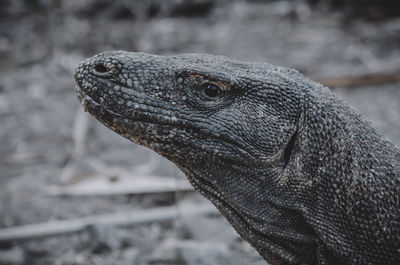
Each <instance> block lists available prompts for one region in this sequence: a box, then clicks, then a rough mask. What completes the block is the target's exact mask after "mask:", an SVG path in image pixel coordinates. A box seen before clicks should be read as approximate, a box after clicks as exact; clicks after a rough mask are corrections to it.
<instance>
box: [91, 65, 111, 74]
mask: <svg viewBox="0 0 400 265" xmlns="http://www.w3.org/2000/svg"><path fill="white" fill-rule="evenodd" d="M94 70H95V71H96V72H98V73H102V74H104V73H107V72H108V69H107V67H105V66H104V65H103V64H96V65H95V66H94Z"/></svg>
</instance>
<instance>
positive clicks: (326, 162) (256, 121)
mask: <svg viewBox="0 0 400 265" xmlns="http://www.w3.org/2000/svg"><path fill="white" fill-rule="evenodd" d="M75 79H76V82H77V84H78V86H77V93H78V98H79V99H80V101H81V103H82V105H83V106H84V108H85V109H86V110H87V111H88V112H89V113H91V114H92V115H93V116H94V117H96V118H97V119H98V120H99V121H101V122H102V123H104V124H105V125H106V126H108V127H109V128H110V129H112V130H114V131H115V132H117V133H118V134H120V135H122V136H124V137H126V138H128V139H130V140H132V141H133V142H135V143H138V144H141V145H144V146H147V147H149V148H151V149H153V150H154V151H156V152H157V153H159V154H160V155H162V156H164V157H166V158H167V159H169V160H171V161H172V162H173V163H175V164H176V165H177V166H178V167H179V168H180V169H181V170H182V171H183V172H184V173H185V174H186V176H187V177H188V179H189V181H190V182H191V184H192V185H193V187H194V188H195V189H196V190H198V191H199V192H200V193H201V194H202V195H204V196H205V197H206V198H208V199H209V200H210V201H211V202H212V203H213V204H214V205H215V206H216V207H217V208H218V209H219V211H220V212H221V213H222V214H223V215H224V216H225V217H226V218H227V219H228V221H229V222H230V223H231V224H232V226H233V227H234V228H235V229H236V231H237V232H238V233H239V234H240V235H241V236H242V237H243V238H244V239H245V240H247V241H248V242H249V243H250V244H251V245H252V246H253V247H254V248H256V249H257V251H258V252H259V253H260V254H261V255H262V256H263V257H264V258H265V259H266V260H267V261H268V262H269V263H270V264H400V263H399V261H400V210H399V209H400V150H399V149H398V148H397V147H396V146H395V145H394V144H392V143H391V142H389V141H388V140H386V139H384V138H383V137H382V136H381V135H379V134H378V133H377V132H376V130H375V129H374V128H373V127H372V126H371V125H370V124H369V123H368V122H366V121H365V120H364V119H363V118H362V117H361V116H360V115H359V114H357V113H356V112H355V111H354V110H353V109H351V108H350V107H349V106H348V105H347V104H345V103H344V102H343V101H341V100H340V99H338V98H337V97H336V96H334V95H333V94H331V93H330V91H329V89H327V88H324V87H322V86H321V85H319V84H317V83H315V82H313V81H311V80H310V79H308V78H306V77H304V76H303V75H301V74H299V73H298V72H297V71H295V70H291V69H287V68H283V67H277V66H273V65H269V64H266V63H243V62H238V61H234V60H230V59H228V58H226V57H222V56H212V55H206V54H184V55H179V56H168V57H167V56H156V55H150V54H144V53H130V52H124V51H115V52H105V53H101V54H99V55H96V56H94V57H92V58H89V59H87V60H85V61H83V62H82V63H81V64H80V65H79V66H78V68H77V69H76V72H75Z"/></svg>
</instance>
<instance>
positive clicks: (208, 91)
mask: <svg viewBox="0 0 400 265" xmlns="http://www.w3.org/2000/svg"><path fill="white" fill-rule="evenodd" d="M201 88H202V90H203V91H202V92H203V94H204V96H205V97H206V98H207V99H209V100H214V99H217V98H218V97H219V96H220V94H221V92H222V90H221V88H220V87H219V86H218V85H217V84H214V83H205V84H203V85H202V86H201Z"/></svg>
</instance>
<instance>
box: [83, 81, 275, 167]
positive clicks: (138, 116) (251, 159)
mask: <svg viewBox="0 0 400 265" xmlns="http://www.w3.org/2000/svg"><path fill="white" fill-rule="evenodd" d="M76 91H77V93H78V99H79V101H80V103H81V105H82V106H83V107H84V109H85V110H86V111H88V112H90V110H91V109H101V110H103V111H105V112H107V113H109V114H110V115H112V116H113V117H117V118H119V119H120V120H121V121H122V122H124V121H127V122H131V123H142V126H145V125H146V124H148V125H150V124H154V125H159V126H170V127H175V128H178V129H180V130H183V131H186V132H195V133H196V134H200V135H202V136H203V137H204V138H212V139H215V140H219V141H222V142H224V143H226V144H228V145H230V146H231V147H233V148H232V149H234V150H236V151H235V152H237V153H238V155H239V156H242V157H243V155H244V156H246V157H244V158H243V159H240V160H235V163H236V164H237V165H245V166H251V167H265V166H267V165H266V164H265V162H264V161H265V160H263V159H259V158H256V157H255V156H253V155H252V154H251V153H250V152H249V151H247V150H246V149H245V148H244V147H243V146H239V145H238V144H237V143H236V142H235V141H234V140H232V139H229V138H225V137H220V136H216V135H214V134H212V133H211V132H209V133H206V132H204V131H203V130H201V128H199V127H197V126H193V125H191V124H190V123H185V124H182V122H180V121H179V119H176V120H173V119H172V117H171V118H169V119H168V120H167V119H165V115H164V116H163V117H160V115H155V113H151V112H148V111H146V112H145V111H142V110H140V109H134V111H135V114H134V118H133V117H130V116H126V115H123V114H120V113H117V112H115V111H113V110H111V109H110V108H108V107H106V106H104V105H103V104H101V103H99V102H97V101H96V100H94V99H93V98H92V97H91V96H89V95H87V94H86V93H84V91H82V89H81V88H80V87H79V86H77V88H76ZM146 114H147V115H152V118H153V120H151V121H150V120H149V117H146ZM93 115H95V116H96V115H97V114H95V113H94V114H93ZM271 157H274V155H272V156H271ZM245 161H246V162H245ZM271 164H273V162H272V163H271Z"/></svg>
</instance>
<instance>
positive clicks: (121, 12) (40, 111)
mask: <svg viewBox="0 0 400 265" xmlns="http://www.w3.org/2000/svg"><path fill="white" fill-rule="evenodd" d="M189 2H190V3H189ZM309 2H318V1H309ZM309 2H305V1H227V0H226V1H223V0H220V1H212V0H196V1H178V0H176V1H172V0H171V1H144V0H141V1H123V0H119V1H94V0H85V1H78V0H76V1H64V0H57V1H56V0H54V1H51V0H48V1H45V0H43V1H39V0H37V1H28V0H26V1H4V0H3V1H0V4H1V6H2V10H1V11H0V227H1V228H3V229H4V228H7V227H14V226H21V225H28V224H37V223H43V222H48V221H54V220H75V219H76V218H83V217H87V216H93V215H94V216H98V215H106V214H111V215H112V214H115V215H117V213H126V212H138V213H140V212H142V211H145V210H147V209H153V208H155V207H162V206H163V207H168V206H172V207H175V208H176V216H175V217H174V218H172V219H171V218H170V219H168V220H162V221H159V220H158V221H157V220H155V221H151V222H150V221H149V222H142V223H140V224H134V225H133V224H125V225H116V224H114V223H111V224H110V223H106V224H101V223H96V222H94V223H93V224H91V225H89V226H87V227H85V228H83V229H81V230H80V232H75V233H68V234H61V235H57V236H47V237H39V238H36V237H34V238H31V239H21V240H11V241H10V240H3V241H1V230H0V265H3V264H4V265H6V264H7V265H10V264H29V265H31V264H32V265H35V264H38V265H39V264H40V265H42V264H59V265H67V264H117V265H121V264H129V265H131V264H135V265H136V264H139V265H141V264H143V265H144V264H153V265H155V264H182V265H184V264H187V265H194V264H199V265H201V264H231V265H235V264H237V265H239V264H248V265H255V264H265V262H264V261H262V260H261V258H260V257H259V256H258V254H257V253H256V252H255V251H254V250H253V249H252V248H251V247H249V246H248V245H247V244H246V243H245V242H243V241H242V240H241V239H240V238H239V237H238V236H237V235H236V234H235V232H234V231H233V229H232V228H231V227H230V226H229V224H227V222H226V221H225V220H224V219H223V218H222V217H221V216H219V215H218V214H215V213H208V214H200V215H195V216H193V215H189V214H187V211H186V210H187V209H188V208H191V209H193V208H196V207H198V206H199V207H200V205H204V204H207V203H208V202H207V201H205V200H204V199H202V198H200V197H199V196H197V195H196V193H194V192H192V191H184V192H183V191H182V192H165V193H162V194H161V193H159V192H156V193H154V192H153V193H147V194H145V195H143V194H141V195H133V194H131V193H129V192H125V193H119V194H113V195H79V196H78V195H68V196H67V195H64V196H61V195H54V194H52V193H51V192H50V191H52V189H53V188H54V187H65V186H73V185H75V184H76V183H80V182H82V181H84V180H86V179H87V178H96V177H99V178H100V177H103V178H106V179H109V180H110V182H118V181H120V180H121V179H122V177H121V176H120V175H123V174H125V173H126V172H130V173H131V174H132V176H133V177H135V176H136V177H138V176H143V175H145V176H146V175H158V176H165V177H170V178H174V179H176V180H177V181H184V180H185V179H184V176H182V174H181V173H180V172H179V170H178V169H176V168H175V167H174V166H173V165H172V164H170V163H169V162H168V161H166V160H164V159H162V158H160V157H158V156H157V155H156V154H154V153H153V152H151V151H149V150H147V149H144V148H142V147H139V146H136V145H135V144H133V143H130V142H128V141H127V140H125V139H123V138H122V137H120V136H118V135H116V134H114V133H112V132H111V131H109V130H108V129H106V128H105V127H103V126H102V125H100V124H99V123H98V122H96V121H94V120H93V119H91V118H90V117H88V116H86V114H82V113H81V107H80V105H79V103H78V101H77V100H76V97H75V92H74V80H73V78H72V72H73V69H74V67H75V66H76V65H77V64H78V63H79V61H80V60H82V59H83V58H85V57H88V56H91V55H93V54H95V53H98V52H101V51H104V50H116V49H123V50H131V51H143V52H151V53H157V54H175V53H183V52H206V53H212V54H222V55H226V56H229V57H232V58H236V59H239V60H247V61H266V62H269V63H273V64H279V65H284V66H288V67H293V68H297V69H299V70H300V71H301V72H303V73H304V74H306V75H308V76H311V77H312V78H314V79H318V80H327V79H330V78H339V79H340V78H342V77H347V76H359V75H364V74H375V73H400V60H399V58H400V18H399V17H396V16H393V14H392V13H390V15H391V16H390V17H385V16H383V15H380V16H376V14H386V13H384V12H383V11H382V10H381V11H379V10H380V9H376V10H378V11H379V12H380V13H379V12H373V11H374V9H372V11H371V10H370V9H369V13H371V14H375V15H374V16H372V18H371V16H368V17H363V16H355V15H353V14H359V13H360V10H359V9H357V10H356V11H357V12H351V10H350V11H349V10H347V9H346V10H347V11H346V12H343V9H331V8H330V7H331V6H330V5H328V4H326V5H323V4H318V3H317V4H316V5H309ZM326 2H335V1H326ZM353 2H356V1H353ZM384 2H385V1H384ZM376 10H375V11H376ZM361 13H362V12H361ZM378 18H379V19H378ZM335 91H336V92H337V93H338V94H340V95H341V96H342V97H344V98H345V99H346V100H347V101H348V102H349V103H350V104H352V105H353V106H354V107H355V108H356V109H357V110H359V111H360V112H361V113H363V114H364V115H365V116H366V117H367V118H368V119H369V120H371V121H372V122H373V123H374V125H375V126H377V128H378V130H379V131H381V132H382V133H383V134H384V135H385V136H387V137H388V138H389V139H391V140H392V141H393V142H395V143H396V144H397V145H400V118H399V115H400V104H399V102H400V89H399V83H398V82H397V83H395V82H385V83H383V84H379V85H371V84H367V83H365V84H363V85H359V86H357V87H356V88H346V87H338V88H335ZM121 172H123V173H121ZM138 178H139V177H138ZM141 178H142V177H141Z"/></svg>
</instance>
